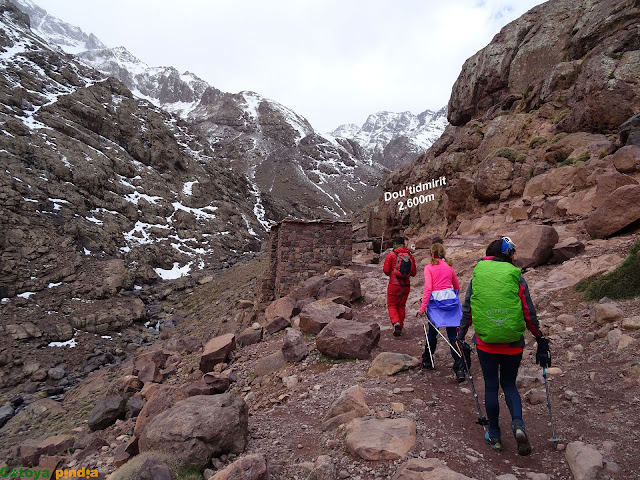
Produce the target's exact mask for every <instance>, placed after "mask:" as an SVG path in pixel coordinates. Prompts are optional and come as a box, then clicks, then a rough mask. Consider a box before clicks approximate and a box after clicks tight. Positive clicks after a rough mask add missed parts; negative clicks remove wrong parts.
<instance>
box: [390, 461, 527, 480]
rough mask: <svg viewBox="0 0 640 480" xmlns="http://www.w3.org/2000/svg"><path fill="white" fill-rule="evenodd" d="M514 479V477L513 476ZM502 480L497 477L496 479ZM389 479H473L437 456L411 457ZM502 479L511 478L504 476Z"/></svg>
mask: <svg viewBox="0 0 640 480" xmlns="http://www.w3.org/2000/svg"><path fill="white" fill-rule="evenodd" d="M513 478H514V480H515V477H513ZM498 479H500V480H503V479H502V477H497V479H496V480H498ZM391 480H473V479H472V478H471V477H467V476H465V475H462V474H461V473H457V472H455V471H453V470H451V469H450V468H449V467H447V465H446V464H445V463H444V462H443V461H442V460H440V459H437V458H411V459H409V460H407V461H406V462H404V463H403V464H402V465H400V468H398V470H397V471H396V473H395V475H394V476H393V477H391ZM504 480H511V479H510V478H509V479H507V478H505V479H504Z"/></svg>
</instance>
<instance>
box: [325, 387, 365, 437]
mask: <svg viewBox="0 0 640 480" xmlns="http://www.w3.org/2000/svg"><path fill="white" fill-rule="evenodd" d="M369 413H371V410H370V409H369V406H368V405H367V403H366V402H365V400H364V389H363V388H362V387H361V386H360V385H354V386H353V387H351V388H348V389H347V390H344V391H343V392H342V393H341V394H340V396H339V397H338V398H337V399H336V400H335V401H334V402H333V403H332V404H331V406H330V407H329V410H328V411H327V414H326V415H325V417H324V421H323V423H322V430H324V431H326V430H332V429H334V428H336V427H338V426H340V425H342V424H347V423H349V422H350V421H351V420H353V419H355V418H358V417H363V416H365V415H368V414H369Z"/></svg>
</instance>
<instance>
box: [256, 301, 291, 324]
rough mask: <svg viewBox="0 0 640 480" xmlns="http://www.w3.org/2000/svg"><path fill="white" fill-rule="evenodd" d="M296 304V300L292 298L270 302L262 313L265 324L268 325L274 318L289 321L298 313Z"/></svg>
mask: <svg viewBox="0 0 640 480" xmlns="http://www.w3.org/2000/svg"><path fill="white" fill-rule="evenodd" d="M296 303H297V302H296V299H295V298H292V297H282V298H279V299H278V300H275V301H273V302H271V303H270V304H269V306H268V307H267V309H266V310H265V311H264V316H265V322H267V323H268V322H270V321H271V320H273V319H274V318H276V317H283V318H285V319H287V320H289V319H290V318H291V317H293V316H294V315H297V314H298V313H299V312H298V310H297V307H296Z"/></svg>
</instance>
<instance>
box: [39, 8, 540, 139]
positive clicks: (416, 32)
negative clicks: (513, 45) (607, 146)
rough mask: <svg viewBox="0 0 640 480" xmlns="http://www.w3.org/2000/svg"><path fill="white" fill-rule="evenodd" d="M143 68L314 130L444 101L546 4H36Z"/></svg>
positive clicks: (418, 109) (437, 106)
mask: <svg viewBox="0 0 640 480" xmlns="http://www.w3.org/2000/svg"><path fill="white" fill-rule="evenodd" d="M33 1H34V3H36V4H37V5H39V6H41V7H42V8H44V9H45V10H47V11H48V12H49V13H50V14H52V15H54V16H56V17H58V18H60V19H61V20H64V21H66V22H67V23H70V24H72V25H76V26H78V27H80V28H82V29H83V30H84V31H85V32H87V33H93V34H95V35H96V36H97V37H98V38H99V39H100V40H101V41H102V42H103V43H104V44H105V45H107V46H108V47H116V46H124V47H126V48H127V49H128V50H129V51H130V52H131V53H132V54H133V55H135V56H136V57H138V58H139V59H140V60H142V61H143V62H145V63H147V64H148V65H149V66H169V65H171V66H174V67H176V68H177V69H178V70H180V71H181V72H184V71H190V72H193V73H195V74H196V75H198V76H199V77H200V78H202V79H203V80H206V81H207V82H208V83H209V84H211V85H213V86H215V87H216V88H219V89H220V90H223V91H226V92H232V93H236V92H239V91H242V90H252V91H254V92H257V93H259V94H261V95H263V96H265V97H268V98H270V99H273V100H276V101H278V102H280V103H282V104H283V105H285V106H287V107H289V108H292V109H293V110H294V111H296V112H297V113H299V114H300V115H303V116H304V117H306V118H307V120H309V122H311V125H312V126H313V127H314V128H315V129H316V130H318V131H320V132H329V131H332V130H333V129H334V128H336V127H337V126H339V125H340V124H343V123H355V124H357V125H362V124H363V123H364V121H365V120H366V118H367V115H369V114H370V113H375V112H378V111H383V110H386V111H391V112H402V111H407V110H408V111H411V112H412V113H414V114H418V113H420V112H423V111H424V110H427V109H431V110H438V109H440V108H441V107H443V106H445V105H446V104H447V102H448V100H449V96H450V94H451V87H452V86H453V83H454V82H455V80H456V78H457V77H458V75H459V73H460V70H461V68H462V64H463V63H464V61H465V60H466V59H467V58H469V57H470V56H472V55H473V54H474V53H476V52H477V51H478V50H480V49H481V48H483V47H484V46H485V45H487V44H488V43H489V42H490V41H491V39H492V38H493V36H494V35H495V34H496V33H498V32H499V31H500V29H501V28H502V27H503V26H504V25H506V24H507V23H509V22H510V21H512V20H514V19H516V18H518V17H519V16H521V15H522V14H523V13H524V12H526V11H527V10H529V9H530V8H532V7H533V6H535V5H538V4H541V3H543V1H542V0H396V1H393V2H392V1H391V0H271V1H266V0H224V1H222V0H181V1H180V2H177V1H175V0H173V1H166V0H91V1H87V0H33Z"/></svg>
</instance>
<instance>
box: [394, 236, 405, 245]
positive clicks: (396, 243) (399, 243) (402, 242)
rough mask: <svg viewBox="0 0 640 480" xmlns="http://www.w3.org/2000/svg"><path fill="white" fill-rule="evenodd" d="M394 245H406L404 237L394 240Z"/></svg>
mask: <svg viewBox="0 0 640 480" xmlns="http://www.w3.org/2000/svg"><path fill="white" fill-rule="evenodd" d="M393 243H394V245H404V237H396V238H394V239H393Z"/></svg>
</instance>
